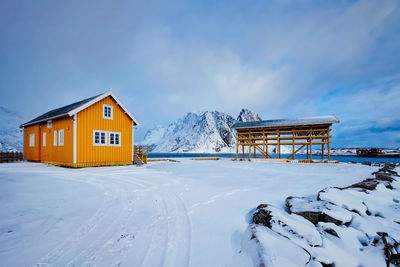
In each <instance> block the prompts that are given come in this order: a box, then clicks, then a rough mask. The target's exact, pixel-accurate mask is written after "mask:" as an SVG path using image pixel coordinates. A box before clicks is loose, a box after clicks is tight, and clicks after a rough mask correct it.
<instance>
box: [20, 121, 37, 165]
mask: <svg viewBox="0 0 400 267" xmlns="http://www.w3.org/2000/svg"><path fill="white" fill-rule="evenodd" d="M30 134H35V146H34V147H30V146H29V135H30ZM39 135H40V131H39V125H32V126H28V127H25V128H24V159H25V160H40V156H39V146H40V145H41V142H40V143H39V141H41V140H40V139H41V138H39Z"/></svg>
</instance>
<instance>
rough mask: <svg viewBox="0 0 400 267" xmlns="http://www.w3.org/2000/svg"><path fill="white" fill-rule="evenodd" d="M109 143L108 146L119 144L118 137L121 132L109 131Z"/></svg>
mask: <svg viewBox="0 0 400 267" xmlns="http://www.w3.org/2000/svg"><path fill="white" fill-rule="evenodd" d="M109 137H110V138H109V142H110V143H109V144H108V145H110V146H120V142H121V141H120V137H121V133H116V132H110V133H109Z"/></svg>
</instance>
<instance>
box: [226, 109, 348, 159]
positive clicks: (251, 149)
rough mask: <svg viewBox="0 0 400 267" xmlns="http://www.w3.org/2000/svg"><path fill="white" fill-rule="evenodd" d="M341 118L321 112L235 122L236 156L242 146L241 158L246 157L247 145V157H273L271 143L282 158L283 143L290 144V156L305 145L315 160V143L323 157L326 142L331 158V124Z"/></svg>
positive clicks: (307, 152) (293, 157) (292, 157)
mask: <svg viewBox="0 0 400 267" xmlns="http://www.w3.org/2000/svg"><path fill="white" fill-rule="evenodd" d="M339 122H340V121H339V120H338V118H336V117H335V116H319V117H307V118H297V119H279V120H265V121H252V122H236V123H235V124H234V125H233V126H232V128H233V129H235V130H236V159H238V157H239V149H240V148H241V149H242V158H243V159H244V158H245V149H248V159H249V160H251V158H252V156H253V158H257V154H261V156H262V158H271V159H272V156H271V155H270V154H269V153H268V146H276V148H277V157H278V159H280V158H281V146H289V147H290V148H291V150H292V153H291V154H290V155H289V156H288V157H287V159H295V156H296V154H297V153H298V152H300V151H301V150H302V149H304V148H305V147H306V155H307V159H310V160H312V149H313V146H316V145H318V146H321V153H322V155H321V156H322V159H324V157H325V155H324V153H325V152H324V150H325V145H326V148H327V156H328V160H330V144H331V141H330V139H331V137H332V135H331V126H332V124H334V123H339Z"/></svg>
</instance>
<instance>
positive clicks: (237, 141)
mask: <svg viewBox="0 0 400 267" xmlns="http://www.w3.org/2000/svg"><path fill="white" fill-rule="evenodd" d="M238 139H239V138H238V137H236V158H235V160H237V159H238V154H239V140H238Z"/></svg>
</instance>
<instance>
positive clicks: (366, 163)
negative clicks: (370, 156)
mask: <svg viewBox="0 0 400 267" xmlns="http://www.w3.org/2000/svg"><path fill="white" fill-rule="evenodd" d="M361 164H362V165H368V166H371V164H372V162H370V161H365V162H361Z"/></svg>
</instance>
